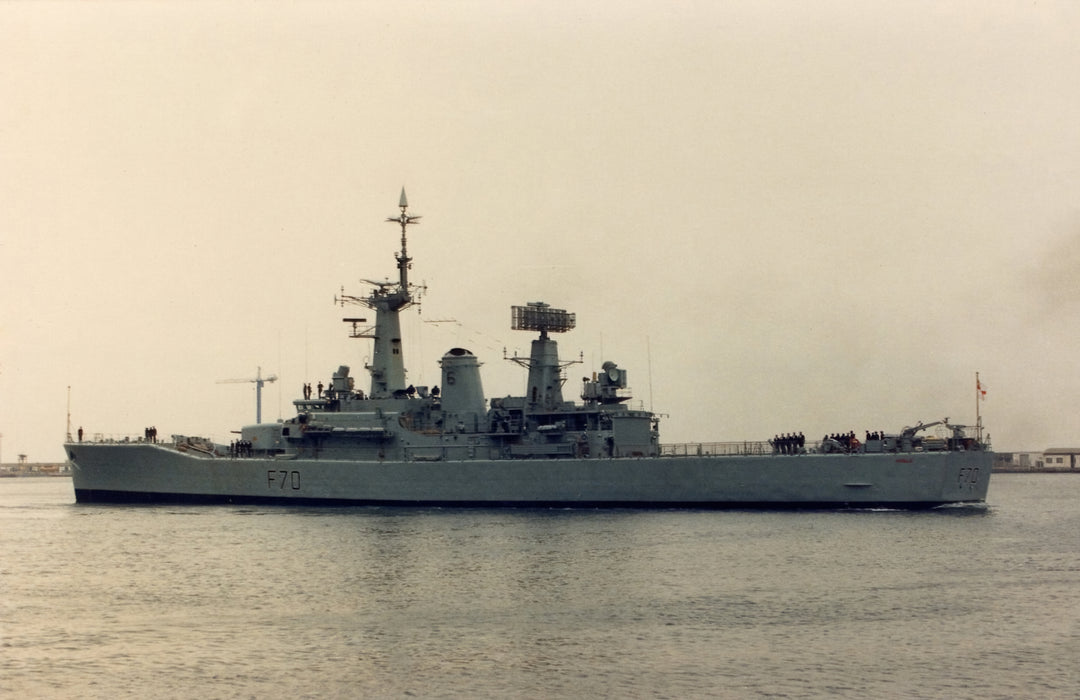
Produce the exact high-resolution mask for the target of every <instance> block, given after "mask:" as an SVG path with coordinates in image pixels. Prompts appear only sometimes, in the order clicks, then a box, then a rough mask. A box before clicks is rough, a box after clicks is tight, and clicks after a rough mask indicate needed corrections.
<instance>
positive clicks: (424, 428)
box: [64, 189, 992, 508]
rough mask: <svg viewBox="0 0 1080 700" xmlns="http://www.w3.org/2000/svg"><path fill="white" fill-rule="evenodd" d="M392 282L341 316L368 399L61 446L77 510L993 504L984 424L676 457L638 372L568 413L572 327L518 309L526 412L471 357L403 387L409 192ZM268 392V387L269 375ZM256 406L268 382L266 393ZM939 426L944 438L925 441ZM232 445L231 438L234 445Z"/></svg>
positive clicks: (355, 300) (920, 426)
mask: <svg viewBox="0 0 1080 700" xmlns="http://www.w3.org/2000/svg"><path fill="white" fill-rule="evenodd" d="M398 206H399V210H400V213H399V214H398V215H396V216H393V217H390V218H388V219H387V221H388V222H392V223H395V224H397V225H399V226H400V228H401V250H400V252H395V255H394V257H395V258H396V260H397V279H396V280H388V281H384V282H373V281H369V280H364V282H365V283H366V284H367V285H368V286H369V287H370V289H369V290H368V291H367V293H366V294H364V295H363V296H350V295H346V294H344V291H343V292H342V295H341V297H340V298H338V299H337V300H336V301H338V302H340V303H341V304H342V306H345V305H356V306H359V307H364V308H366V309H368V310H370V311H372V312H374V321H373V322H369V321H368V320H367V319H366V318H362V317H358V316H355V317H346V318H345V319H343V320H344V321H345V322H346V323H347V324H348V326H347V327H348V328H349V329H350V331H349V333H350V335H351V336H352V337H356V338H363V339H369V340H370V341H372V345H370V346H369V347H371V354H370V359H369V360H368V361H366V362H365V369H366V370H367V372H368V373H369V375H370V385H369V387H368V390H367V391H364V390H362V389H360V388H358V387H357V386H356V382H355V377H354V376H353V373H352V370H351V368H350V367H349V366H348V365H341V366H339V367H338V368H337V370H336V371H334V372H333V377H332V380H331V381H330V383H329V385H327V386H325V387H323V386H322V385H321V384H320V385H319V387H318V389H317V390H316V389H315V388H313V387H311V385H310V384H305V385H304V391H303V395H302V398H299V399H296V400H295V401H293V404H294V406H295V409H296V415H295V416H293V417H290V418H288V419H284V420H280V419H279V420H278V421H276V422H271V423H263V422H261V416H260V415H257V417H256V423H255V424H253V425H246V426H243V427H242V428H241V429H240V431H238V432H239V438H238V439H236V440H233V441H232V442H231V443H230V444H222V443H218V442H215V441H213V440H211V439H208V438H203V437H195V436H189V435H179V434H175V435H172V436H171V439H169V440H159V439H158V437H157V429H156V428H152V429H147V430H146V431H145V432H144V435H143V437H142V438H139V439H135V438H124V439H115V438H112V439H106V438H104V437H94V438H91V439H87V440H85V441H84V440H83V439H82V431H81V429H80V435H79V438H78V439H77V440H75V439H71V438H70V437H69V438H68V439H67V441H66V442H65V445H64V449H65V451H66V453H67V457H68V459H69V463H70V467H71V473H72V479H73V484H74V488H75V498H76V500H77V501H78V502H79V503H165V502H167V503H177V502H179V503H237V504H241V503H244V504H246V503H284V504H293V505H385V506H440V507H462V506H469V507H496V506H508V507H571V508H575V507H652V508H656V507H662V508H663V507H682V508H686V507H689V508H782V507H788V508H790V507H795V508H843V507H854V508H871V507H886V508H930V507H936V506H942V505H945V504H962V503H981V502H984V501H985V499H986V493H987V488H988V486H989V480H990V472H991V463H992V453H991V451H990V446H989V444H988V443H989V440H988V439H987V440H985V441H984V440H983V435H982V426H981V419H980V420H978V421H977V425H976V426H974V427H972V426H963V425H957V424H953V423H950V422H949V420H948V419H947V418H946V419H944V420H939V421H933V422H929V423H922V422H918V423H916V425H915V426H913V427H905V428H903V429H901V430H898V431H896V432H894V433H886V432H875V433H873V434H870V433H868V434H867V435H866V439H865V440H859V439H856V438H855V436H854V435H853V434H845V435H833V436H826V437H825V438H824V439H822V440H817V441H807V440H806V439H805V438H804V437H803V436H802V435H801V434H798V435H794V434H788V435H785V436H783V437H780V436H777V437H776V438H774V439H772V440H756V441H746V442H734V443H732V442H729V443H699V444H680V445H665V444H662V443H661V442H660V430H659V427H660V420H659V417H658V416H657V415H656V414H654V413H652V412H651V411H647V410H644V409H643V408H641V407H635V406H636V405H635V404H633V403H631V401H630V399H631V396H630V392H629V391H628V386H629V385H628V381H627V370H626V369H624V368H622V367H620V366H619V365H618V364H616V363H615V362H612V361H606V362H603V363H602V365H601V366H600V367H598V368H597V369H596V371H595V372H593V373H592V374H591V376H587V377H584V378H583V380H582V382H581V385H580V401H575V400H567V399H566V398H565V397H564V388H565V385H566V381H567V375H566V368H567V367H568V366H569V365H571V364H576V363H577V362H578V361H574V362H564V361H562V360H560V357H559V352H558V344H557V342H556V341H555V339H554V338H553V337H552V336H553V335H555V334H558V333H564V332H566V331H569V330H571V329H573V328H574V327H575V314H574V313H571V312H568V311H566V310H564V309H557V308H553V307H551V306H550V305H548V304H545V303H542V302H531V303H526V304H522V305H517V306H512V307H511V314H510V316H511V318H510V320H511V328H512V329H514V330H519V331H527V332H530V333H532V334H534V338H533V340H532V346H531V351H530V353H529V355H528V357H524V356H521V357H518V356H515V357H510V358H507V359H510V360H513V361H515V362H517V363H518V364H520V365H521V366H522V367H523V368H524V370H526V371H525V374H526V375H527V376H526V384H525V391H524V394H523V395H521V396H507V397H502V398H492V399H490V400H489V399H487V398H485V395H484V390H483V385H482V382H481V376H480V371H479V368H480V362H479V359H478V358H477V356H476V355H474V354H473V353H472V352H471V351H470V350H469V349H467V348H463V347H454V348H450V349H449V350H448V351H447V352H446V353H445V354H444V355H443V356H442V359H441V361H440V366H441V382H440V385H438V386H432V387H427V386H413V385H410V384H409V383H408V381H407V375H406V371H405V362H404V351H405V348H404V347H403V346H402V333H401V321H400V313H401V312H402V311H403V310H404V309H406V308H408V307H410V306H412V305H414V304H415V303H417V296H418V294H419V292H420V291H421V287H420V286H418V285H414V284H412V283H411V282H410V281H409V271H410V269H411V267H412V260H413V259H412V258H411V257H409V253H408V248H407V233H408V232H409V229H410V226H412V225H414V224H417V223H418V220H419V219H420V217H419V216H416V215H413V214H411V213H409V205H408V200H407V199H406V196H405V191H404V189H402V192H401V198H400V200H399V205H398ZM260 377H261V375H260ZM258 389H260V390H261V383H260V384H259V386H258ZM935 426H936V427H937V431H936V432H935V434H930V433H928V432H926V431H927V430H928V429H929V428H931V427H935ZM234 432H236V431H234Z"/></svg>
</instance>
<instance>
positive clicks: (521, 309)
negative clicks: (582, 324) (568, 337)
mask: <svg viewBox="0 0 1080 700" xmlns="http://www.w3.org/2000/svg"><path fill="white" fill-rule="evenodd" d="M510 309H511V313H512V316H511V319H510V328H511V329H513V330H515V331H540V337H541V338H547V334H548V333H549V332H551V333H565V332H566V331H569V330H573V328H574V325H575V324H576V315H575V314H572V313H570V312H568V311H567V310H565V309H553V308H551V307H550V306H549V305H547V304H545V303H544V302H542V301H530V302H529V303H528V304H526V305H525V306H512V307H510Z"/></svg>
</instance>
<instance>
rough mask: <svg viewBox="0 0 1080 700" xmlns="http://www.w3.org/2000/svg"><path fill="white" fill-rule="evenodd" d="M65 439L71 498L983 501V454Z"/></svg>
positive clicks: (764, 503)
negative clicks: (458, 452) (424, 451)
mask: <svg viewBox="0 0 1080 700" xmlns="http://www.w3.org/2000/svg"><path fill="white" fill-rule="evenodd" d="M66 447H67V450H68V452H69V456H70V457H71V465H72V474H73V482H74V486H75V495H76V500H77V501H78V502H80V503H93V502H148V503H152V502H205V503H214V502H218V503H269V502H279V503H285V504H296V505H300V504H326V505H329V504H386V505H440V506H518V507H538V506H563V507H586V506H589V507H594V506H612V507H615V506H618V507H627V506H629V507H676V506H677V507H747V506H754V507H844V506H854V507H873V506H886V507H902V508H925V507H932V506H937V505H942V504H948V503H972V502H982V501H984V500H985V499H986V493H987V488H988V486H989V480H990V469H991V459H992V455H991V453H988V452H982V451H970V452H965V451H953V452H926V453H886V454H854V455H847V454H844V455H818V454H806V455H796V456H723V457H651V458H638V459H635V458H620V459H524V460H464V461H432V462H422V461H408V462H390V461H384V462H378V461H354V460H349V461H344V460H342V461H337V460H323V459H319V460H314V459H267V458H246V459H244V458H241V459H233V458H220V457H211V456H204V455H198V454H194V455H193V454H191V453H184V452H180V451H177V450H176V449H174V448H173V447H171V446H167V445H154V444H145V443H140V444H101V443H81V444H68V445H67V446H66Z"/></svg>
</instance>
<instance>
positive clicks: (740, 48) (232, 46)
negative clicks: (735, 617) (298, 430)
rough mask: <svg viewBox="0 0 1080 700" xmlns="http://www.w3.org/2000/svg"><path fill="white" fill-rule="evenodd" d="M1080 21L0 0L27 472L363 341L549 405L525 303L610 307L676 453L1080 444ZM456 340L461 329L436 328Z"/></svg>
mask: <svg viewBox="0 0 1080 700" xmlns="http://www.w3.org/2000/svg"><path fill="white" fill-rule="evenodd" d="M1078 36H1080V4H1078V3H1075V2H1042V1H1040V2H1009V3H1003V2H986V1H984V0H979V1H974V0H972V1H970V2H925V3H921V2H904V3H895V2H865V1H862V0H859V1H852V2H838V1H837V2H829V1H826V2H816V3H803V2H794V1H792V2H763V1H761V0H754V1H753V2H749V1H748V2H724V3H718V2H711V1H709V2H627V1H626V0H620V1H619V2H595V3H581V2H551V1H547V2H500V1H495V0H491V1H488V0H474V1H471V2H448V3H447V2H408V1H406V2H393V3H388V2H347V3H319V2H314V3H292V2H288V3H275V2H259V3H253V2H236V3H189V2H146V3H139V2H117V3H99V2H88V3H74V2H54V3H38V2H34V3H29V2H27V3H22V2H19V3H12V2H4V3H0V203H2V206H0V299H2V302H0V304H2V309H3V314H2V316H0V434H2V435H3V438H2V443H0V444H2V448H0V449H2V454H0V457H2V459H3V461H5V462H13V461H15V459H16V456H17V455H18V454H20V453H25V454H27V455H28V457H29V459H30V461H47V460H60V459H62V458H63V450H62V447H61V443H62V441H63V438H64V434H65V429H66V412H67V406H68V387H70V410H71V425H72V430H74V429H75V428H77V427H79V426H82V427H84V429H85V431H86V433H87V434H88V435H93V434H96V433H102V434H106V435H124V434H130V435H135V436H141V435H142V431H143V429H144V428H145V427H147V426H151V425H153V426H156V427H157V428H158V433H159V435H161V436H168V435H171V434H174V433H182V434H189V435H206V436H210V437H215V438H217V439H218V440H220V441H224V442H228V441H229V440H231V439H233V438H234V436H233V435H231V434H230V432H229V431H230V430H235V429H238V428H239V427H240V426H241V425H242V424H246V423H251V422H254V414H255V390H254V385H253V384H248V383H219V382H221V380H226V379H246V378H253V377H254V376H255V373H256V371H257V368H259V367H261V368H262V372H263V374H264V375H269V374H274V375H277V376H278V377H279V381H278V382H277V383H275V384H272V385H268V387H267V388H266V389H265V390H264V395H263V404H264V405H263V414H264V419H276V418H278V417H285V418H288V417H290V416H291V415H293V414H294V411H293V410H292V404H291V401H292V400H293V399H294V398H299V397H300V389H301V386H302V385H303V383H304V382H312V383H317V382H318V381H320V380H321V381H326V380H327V379H328V378H329V377H330V374H331V373H332V371H333V370H334V369H336V368H337V367H338V365H340V364H347V365H350V366H352V367H353V374H354V375H355V376H357V377H358V383H359V385H360V386H362V387H364V388H366V387H367V385H368V381H369V379H368V377H367V374H366V372H365V371H364V370H363V365H364V361H365V358H366V357H367V356H368V355H369V353H370V349H369V346H368V345H367V341H358V340H350V339H349V338H347V337H346V331H347V328H346V327H345V326H344V325H343V324H342V323H341V318H342V317H343V316H355V315H357V313H358V310H356V309H344V310H343V309H341V308H337V307H335V306H334V303H333V302H334V297H335V295H336V294H339V293H340V290H341V287H342V286H344V287H345V291H346V293H351V294H363V293H365V288H364V286H363V285H362V284H361V283H360V280H361V279H363V278H375V279H382V278H384V277H387V276H393V275H394V274H395V268H394V265H395V262H394V252H395V250H396V248H397V246H398V230H397V229H396V228H395V227H394V226H393V225H391V224H387V223H385V222H384V221H383V220H384V219H385V218H386V217H388V216H394V215H396V214H397V208H396V205H397V201H398V195H399V192H400V189H401V187H402V186H404V187H405V188H406V189H407V191H408V195H409V200H410V203H411V205H412V208H411V211H412V213H415V214H421V215H423V219H422V223H421V224H420V225H419V226H417V227H415V228H414V229H412V233H411V238H410V243H409V250H410V253H411V254H412V255H413V257H414V259H415V261H414V265H413V271H412V276H413V279H414V280H415V281H417V282H421V283H425V284H426V285H427V292H426V294H425V295H424V298H423V302H422V304H421V305H420V306H419V308H418V309H412V310H410V311H408V312H407V319H408V323H407V331H406V342H408V343H409V345H408V346H407V347H406V366H407V368H408V369H409V379H410V381H412V382H413V383H415V384H437V383H438V382H439V369H438V359H439V357H440V356H441V355H442V354H443V352H445V351H446V350H448V349H449V348H451V347H455V346H464V347H467V348H469V349H471V350H472V351H473V352H475V353H476V354H477V355H479V356H480V358H481V360H482V361H483V362H484V366H483V368H482V372H483V376H484V383H485V390H486V392H487V394H488V396H489V397H491V396H505V395H507V394H520V393H521V392H522V391H523V385H524V380H525V377H524V370H522V369H520V368H519V367H517V366H516V365H514V364H513V363H511V362H506V361H504V360H503V352H504V348H506V352H508V353H510V354H512V353H513V352H514V351H515V350H516V351H518V352H520V353H527V352H528V345H529V341H530V340H531V338H532V336H531V334H529V333H524V332H515V331H511V330H510V328H509V325H510V310H509V307H510V306H511V305H512V304H522V303H525V302H527V301H541V300H542V301H545V302H548V303H550V304H552V305H553V306H556V307H560V308H566V309H568V310H570V311H573V312H576V313H577V321H578V328H577V329H576V330H574V331H571V332H569V333H567V334H565V335H562V336H560V337H559V338H558V340H559V343H560V350H561V352H562V355H563V357H564V359H574V358H578V357H581V358H582V359H583V361H584V363H583V364H582V365H580V366H572V367H570V368H569V369H568V376H569V380H568V383H567V390H566V393H567V395H568V396H576V395H577V393H578V387H579V386H580V382H581V377H582V376H585V375H587V374H590V373H591V372H592V371H593V370H596V369H599V366H600V364H601V363H602V362H603V361H604V360H608V359H610V360H613V361H615V362H617V363H618V364H619V366H620V367H623V368H625V369H627V370H628V372H629V378H630V385H631V387H632V388H633V390H634V393H635V397H636V398H637V399H640V400H641V402H642V403H643V405H644V406H645V407H647V408H648V407H651V408H653V409H654V410H655V411H657V412H660V413H663V414H664V416H665V417H664V420H663V422H662V424H661V431H662V432H661V438H662V441H664V442H689V441H721V440H760V439H767V438H769V437H771V436H772V435H774V434H775V433H778V432H788V431H799V430H801V431H803V432H804V433H805V434H806V435H807V436H809V437H812V438H815V439H816V438H818V437H820V436H821V435H822V434H823V433H825V432H836V431H847V430H855V431H856V432H857V433H858V434H860V435H861V434H862V432H863V431H864V430H886V431H893V430H897V429H899V428H901V427H903V426H904V425H912V424H914V423H915V422H916V421H918V420H923V421H931V420H938V419H942V418H944V417H946V416H948V417H950V418H951V419H952V421H953V422H959V423H974V421H975V412H976V400H975V373H976V372H979V373H980V376H981V378H982V380H983V382H984V384H985V385H986V387H987V390H988V393H987V398H986V401H984V402H983V403H982V404H981V406H980V410H981V412H982V414H983V420H984V423H985V425H986V426H987V430H988V432H989V433H990V435H991V436H992V438H993V443H994V446H995V447H996V448H997V449H998V450H1041V449H1043V448H1046V447H1051V446H1077V445H1080V412H1078V410H1077V405H1076V397H1077V396H1080V373H1078V372H1077V371H1076V365H1077V360H1076V358H1077V350H1078V341H1080V318H1078V313H1077V312H1078V310H1080V197H1078V193H1080V88H1078V85H1080V82H1078V80H1080V42H1078V41H1077V37H1078ZM435 321H439V323H434V322H435Z"/></svg>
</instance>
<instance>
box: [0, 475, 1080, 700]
mask: <svg viewBox="0 0 1080 700" xmlns="http://www.w3.org/2000/svg"><path fill="white" fill-rule="evenodd" d="M73 501H74V497H73V495H72V490H71V482H70V480H67V479H56V478H43V479H5V480H2V481H0V595H2V598H0V600H2V604H0V663H2V673H0V695H2V696H7V697H60V698H65V697H66V698H75V697H125V696H127V697H131V696H139V697H146V696H156V697H184V698H192V697H197V698H218V697H221V698H225V697H228V698H232V697H259V698H262V697H290V698H291V697H319V698H324V697H385V696H390V697H394V696H416V697H526V696H527V697H592V696H601V697H669V698H683V697H704V696H727V697H806V696H833V697H850V698H865V697H886V696H893V697H895V696H905V697H979V698H986V697H1001V698H1005V697H1040V698H1042V697H1077V695H1078V688H1080V673H1078V672H1077V670H1076V669H1077V667H1078V666H1080V662H1078V661H1077V660H1078V659H1080V509H1078V507H1077V506H1078V505H1080V475H1071V474H1065V475H1041V474H1037V475H1031V474H997V475H995V476H994V481H993V483H992V484H991V487H990V501H991V505H990V506H989V507H988V508H985V509H972V508H954V509H945V510H938V511H931V512H910V513H909V512H899V511H880V512H869V511H855V512H837V511H802V512H800V511H795V512H753V511H718V512H715V511H663V510H657V511H620V510H590V511H569V510H501V511H500V510H461V511H455V510H439V509H415V510H410V509H389V508H353V509H319V508H302V509H301V508H284V507H259V508H252V507H243V508H241V507H228V506H206V507H204V506H192V507H176V506H160V507H158V506H149V507H132V506H101V505H98V506H79V505H75V504H74V503H73Z"/></svg>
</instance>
